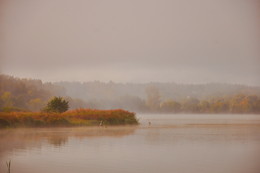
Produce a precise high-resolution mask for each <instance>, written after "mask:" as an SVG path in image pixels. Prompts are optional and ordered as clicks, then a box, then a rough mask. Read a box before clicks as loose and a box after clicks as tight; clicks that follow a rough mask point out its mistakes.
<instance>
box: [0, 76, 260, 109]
mask: <svg viewBox="0 0 260 173" xmlns="http://www.w3.org/2000/svg"><path fill="white" fill-rule="evenodd" d="M86 86H87V87H86ZM166 86H167V85H165V86H161V87H158V84H157V85H154V84H150V85H134V84H115V83H113V82H109V83H107V84H104V83H101V82H92V83H86V84H80V83H66V84H64V85H61V84H57V83H43V82H42V81H41V80H32V79H20V78H15V77H11V76H7V75H0V111H23V110H27V111H41V110H45V111H46V110H48V109H46V105H47V104H48V101H50V100H51V99H52V98H53V97H54V96H57V97H62V98H63V99H64V100H65V101H66V102H68V103H69V108H70V109H76V108H92V109H118V108H119V109H125V110H129V111H135V112H156V113H182V112H184V113H260V97H259V95H258V94H256V93H258V92H259V91H260V89H258V88H257V87H255V88H253V89H251V88H250V87H244V89H243V92H236V93H233V94H226V95H225V94H219V96H216V95H214V96H208V97H199V98H197V97H195V96H194V95H191V96H189V95H188V94H187V95H186V96H185V97H184V95H183V94H182V95H183V96H182V97H173V95H179V94H180V93H178V91H179V89H176V90H175V89H174V88H173V89H172V90H169V88H167V87H166ZM143 87H145V88H143ZM131 88H133V90H134V91H138V92H136V95H131V94H127V93H131V92H132V91H131V92H130V90H131ZM164 88H165V89H164ZM241 88H243V87H241ZM204 89H205V90H206V89H207V88H204ZM204 89H201V90H204ZM68 90H69V91H68ZM127 90H129V92H127ZM189 90H192V88H189ZM141 91H143V92H141ZM195 91H198V90H194V92H195ZM73 92H74V93H73ZM162 92H163V94H162ZM190 92H191V91H189V93H190ZM201 92H202V91H201ZM241 93H242V94H241ZM245 93H246V94H245ZM139 94H140V95H139ZM81 96H82V97H81ZM75 97H76V98H75ZM77 97H79V98H77ZM49 108H50V107H49Z"/></svg>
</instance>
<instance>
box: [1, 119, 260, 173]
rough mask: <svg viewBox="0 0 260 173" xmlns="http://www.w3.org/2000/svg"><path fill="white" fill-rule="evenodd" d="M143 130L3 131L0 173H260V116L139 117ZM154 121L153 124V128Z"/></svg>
mask: <svg viewBox="0 0 260 173" xmlns="http://www.w3.org/2000/svg"><path fill="white" fill-rule="evenodd" d="M137 116H138V118H139V119H140V122H141V125H140V126H138V127H107V128H105V127H95V128H93V127H91V128H81V127H80V128H52V129H49V128H41V129H15V130H14V129H13V130H1V131H0V173H5V172H6V166H5V162H6V161H8V160H11V161H12V163H11V164H12V165H11V173H74V172H75V173H87V172H89V173H175V172H176V173H259V172H260V115H186V114H183V115H156V114H152V115H148V114H146V115H140V114H139V115H137ZM149 122H151V125H149Z"/></svg>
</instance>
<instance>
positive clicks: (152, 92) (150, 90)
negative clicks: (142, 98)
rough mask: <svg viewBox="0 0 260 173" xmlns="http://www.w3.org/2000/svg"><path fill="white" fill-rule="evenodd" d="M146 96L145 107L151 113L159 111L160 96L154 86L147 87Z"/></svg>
mask: <svg viewBox="0 0 260 173" xmlns="http://www.w3.org/2000/svg"><path fill="white" fill-rule="evenodd" d="M146 94H147V100H146V105H147V106H148V107H149V108H150V110H152V111H157V110H159V107H160V98H161V96H160V92H159V90H158V88H156V87H154V86H150V87H147V88H146Z"/></svg>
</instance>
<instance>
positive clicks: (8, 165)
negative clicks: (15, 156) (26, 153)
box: [6, 160, 11, 173]
mask: <svg viewBox="0 0 260 173" xmlns="http://www.w3.org/2000/svg"><path fill="white" fill-rule="evenodd" d="M6 166H7V173H11V160H9V162H8V161H7V162H6Z"/></svg>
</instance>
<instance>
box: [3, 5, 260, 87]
mask: <svg viewBox="0 0 260 173" xmlns="http://www.w3.org/2000/svg"><path fill="white" fill-rule="evenodd" d="M259 17H260V3H259V0H236V1H234V0H197V1H194V0H185V1H183V0H160V1H159V0H131V1H130V0H110V1H107V0H73V1H72V0H45V1H42V0H23V1H20V0H0V26H1V27H0V58H1V59H0V64H1V65H0V72H1V73H4V74H9V75H14V76H17V77H26V78H39V79H42V80H43V81H93V80H100V81H105V82H107V81H110V80H112V81H116V82H137V83H140V82H150V81H158V82H178V83H208V82H227V83H237V84H246V85H260V79H259V74H260V65H259V64H260V20H259Z"/></svg>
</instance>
